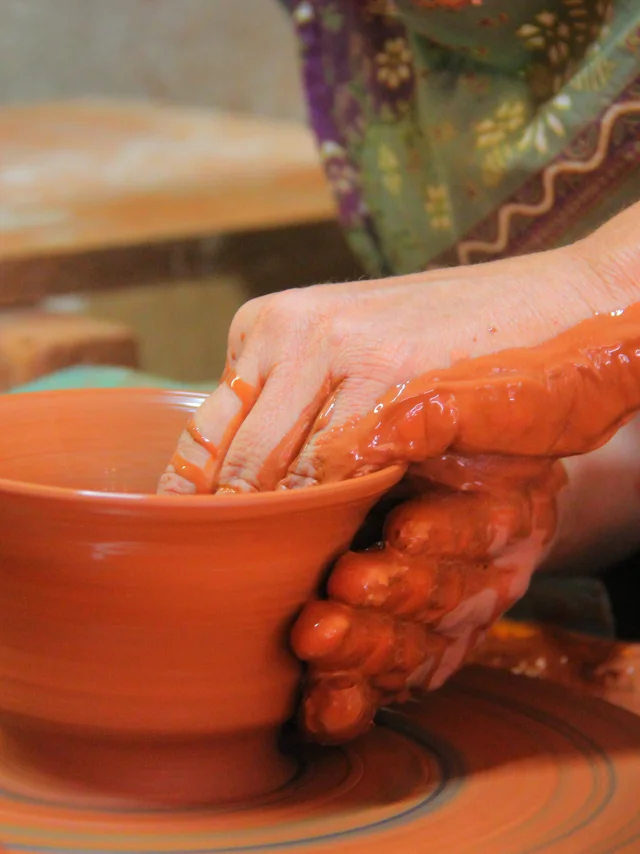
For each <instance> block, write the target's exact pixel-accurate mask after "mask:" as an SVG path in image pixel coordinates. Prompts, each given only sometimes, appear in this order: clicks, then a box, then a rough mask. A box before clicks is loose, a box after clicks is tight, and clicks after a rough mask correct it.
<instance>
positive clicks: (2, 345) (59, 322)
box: [0, 310, 138, 391]
mask: <svg viewBox="0 0 640 854" xmlns="http://www.w3.org/2000/svg"><path fill="white" fill-rule="evenodd" d="M137 363H138V360H137V343H136V339H135V335H134V333H133V332H132V331H131V330H130V329H128V328H127V327H126V326H124V325H123V324H119V323H109V322H106V321H102V320H94V319H92V318H89V317H81V316H78V315H64V314H47V313H46V312H42V311H37V310H26V311H13V312H3V313H2V314H0V391H6V390H8V389H11V388H14V387H15V386H18V385H22V384H24V383H29V382H31V381H33V380H36V379H38V378H40V377H44V376H46V375H48V374H50V373H52V372H54V371H59V370H61V369H63V368H67V367H70V366H72V365H82V364H89V365H96V366H97V365H120V366H122V367H127V368H135V367H137Z"/></svg>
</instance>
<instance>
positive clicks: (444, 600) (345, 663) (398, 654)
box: [292, 457, 565, 743]
mask: <svg viewBox="0 0 640 854" xmlns="http://www.w3.org/2000/svg"><path fill="white" fill-rule="evenodd" d="M423 475H425V476H426V477H427V478H428V479H427V480H422V481H421V484H420V485H419V487H418V492H419V494H418V495H416V497H414V498H413V499H411V500H409V501H407V502H406V503H404V504H402V505H400V506H399V507H398V508H397V509H395V510H394V511H392V513H391V514H390V515H389V517H388V518H387V521H386V525H385V530H384V541H383V543H382V544H381V545H380V546H378V547H374V548H371V549H368V550H366V551H361V552H349V553H348V554H346V555H344V556H343V557H342V558H341V559H340V560H339V561H338V563H337V565H336V567H335V568H334V570H333V572H332V574H331V577H330V580H329V585H328V599H327V600H324V601H315V602H311V603H309V604H308V605H307V606H306V607H305V609H304V610H303V612H302V614H301V616H300V617H299V619H298V620H297V622H296V624H295V626H294V629H293V633H292V643H293V648H294V651H295V653H296V654H297V655H298V657H299V658H300V659H302V660H303V661H304V662H305V664H306V665H307V676H306V682H305V693H304V699H303V703H302V707H301V723H302V726H303V728H304V729H305V730H306V732H307V733H308V734H309V735H310V736H311V737H312V738H313V739H315V740H318V741H321V742H324V743H335V742H341V741H345V740H349V739H351V738H354V737H355V736H357V735H359V734H361V733H362V732H364V731H365V730H366V729H368V728H369V726H371V724H372V723H373V719H374V715H375V713H376V711H377V710H378V708H379V707H381V706H383V705H388V704H390V703H396V702H404V701H406V700H408V699H409V698H410V697H411V695H412V694H413V693H416V692H423V691H428V690H431V689H434V688H437V687H439V686H440V685H441V684H442V683H443V682H444V681H445V680H446V679H447V678H448V677H449V676H450V675H451V674H452V673H453V672H454V671H455V670H457V669H458V668H459V667H460V665H461V664H462V663H463V661H464V659H465V657H466V656H467V654H468V653H469V652H470V651H472V650H473V649H474V647H475V646H476V644H477V643H478V642H479V640H481V638H482V637H483V635H484V633H485V632H486V631H487V629H488V628H489V627H490V626H491V625H492V624H493V623H494V622H495V620H497V619H498V618H499V617H500V616H501V615H502V614H503V613H504V612H505V611H506V610H507V609H508V608H509V607H510V606H511V605H513V604H514V603H515V602H516V601H517V600H518V599H519V598H520V597H521V596H522V595H523V593H524V592H525V591H526V589H527V586H528V584H529V579H530V577H531V573H532V572H533V571H534V569H535V568H536V566H537V565H538V564H539V562H540V560H541V557H542V555H543V553H544V551H545V549H546V548H548V546H549V542H550V539H551V536H552V534H553V532H554V530H555V527H556V495H557V492H558V489H559V488H560V487H561V486H562V485H563V484H564V481H565V478H564V471H563V468H562V466H561V464H560V463H551V462H549V461H542V462H540V461H524V460H523V461H520V460H514V461H511V462H505V461H495V460H494V461H490V460H487V459H479V460H477V461H476V462H475V463H474V464H469V462H468V461H466V462H465V461H462V460H459V459H456V458H451V457H443V458H441V459H439V460H434V461H432V462H431V463H429V464H428V465H427V466H424V467H423ZM461 475H463V477H462V479H461ZM471 475H473V490H472V491H467V490H464V491H461V490H460V486H465V485H466V486H467V487H468V486H469V478H470V476H471ZM420 493H421V494H420Z"/></svg>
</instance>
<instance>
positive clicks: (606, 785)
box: [0, 668, 640, 854]
mask: <svg viewBox="0 0 640 854" xmlns="http://www.w3.org/2000/svg"><path fill="white" fill-rule="evenodd" d="M0 761H1V766H0V840H1V841H2V843H3V844H4V845H5V847H6V849H7V851H9V852H33V854H35V852H38V854H41V853H43V852H48V853H49V854H53V852H55V854H62V852H65V854H68V852H83V854H102V852H104V854H112V852H120V854H122V852H137V854H139V852H146V854H151V852H153V854H161V852H172V854H195V852H199V854H214V852H215V854H223V852H224V854H233V852H243V853H244V852H246V854H251V852H280V851H282V852H284V851H287V852H298V851H300V850H302V849H305V850H310V851H315V852H321V854H325V852H327V854H328V852H331V854H340V852H356V851H357V852H359V851H366V852H376V851H380V852H383V851H384V852H398V854H412V852H416V854H418V852H420V854H424V852H425V851H427V850H428V851H433V852H446V854H483V852H487V854H534V852H538V851H544V852H553V854H578V853H579V854H614V852H629V854H631V852H636V854H637V852H638V851H640V811H639V810H638V780H639V779H640V717H636V716H634V715H632V714H631V713H629V712H627V711H624V710H622V709H619V708H616V707H614V706H612V705H609V704H607V703H604V702H601V701H598V700H593V699H585V698H584V697H579V696H578V695H574V694H572V693H570V692H569V691H568V690H566V689H563V688H560V687H557V686H554V685H550V684H543V683H541V682H538V681H531V680H527V679H525V678H522V677H514V676H510V675H508V674H505V673H502V672H497V671H490V670H485V669H483V668H473V669H469V670H467V671H466V672H465V673H464V674H462V675H461V676H458V677H457V678H456V679H455V680H453V681H452V683H451V684H450V685H448V686H447V687H446V688H444V689H443V690H442V691H440V692H438V693H437V694H436V695H434V696H432V697H429V698H427V699H426V700H424V701H423V702H421V703H416V704H411V705H409V706H407V707H405V708H404V709H402V710H401V711H398V712H388V713H385V714H384V715H383V716H382V718H381V725H380V726H379V727H378V728H377V729H376V730H374V731H373V732H371V733H370V734H369V735H368V736H367V737H365V738H363V739H361V740H360V741H359V742H357V743H356V744H354V745H351V746H350V747H348V748H345V749H344V750H331V751H320V752H318V753H316V754H315V755H313V754H311V755H310V756H309V757H308V760H307V765H306V767H305V768H304V769H303V770H302V771H301V773H300V775H299V777H298V778H297V779H296V780H295V781H294V782H293V783H292V784H290V785H289V786H288V787H287V788H286V789H285V790H283V791H281V792H279V793H277V794H275V795H272V796H271V797H269V798H265V799H263V800H262V801H260V802H254V803H252V804H251V805H250V806H245V807H243V808H236V809H230V808H226V809H224V810H221V809H218V810H213V809H212V810H210V811H206V810H201V809H198V810H194V811H183V812H162V811H154V812H150V811H142V810H135V809H132V810H124V809H122V808H121V807H120V808H116V807H114V806H113V805H111V806H110V805H108V804H104V803H103V804H98V803H92V802H91V801H90V800H89V799H87V798H86V797H84V798H83V797H82V796H80V795H79V794H78V793H73V792H70V791H66V792H63V791H61V790H59V789H55V788H54V787H53V786H52V785H51V783H49V782H47V781H46V780H42V779H36V778H35V777H33V776H31V777H28V776H27V775H26V772H24V771H23V770H21V769H20V768H16V767H14V766H13V764H12V762H11V757H10V753H9V751H8V750H7V749H6V747H5V748H4V754H3V755H2V756H0Z"/></svg>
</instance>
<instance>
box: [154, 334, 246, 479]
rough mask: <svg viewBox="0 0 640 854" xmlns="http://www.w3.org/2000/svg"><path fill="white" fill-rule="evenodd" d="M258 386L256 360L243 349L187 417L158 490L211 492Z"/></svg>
mask: <svg viewBox="0 0 640 854" xmlns="http://www.w3.org/2000/svg"><path fill="white" fill-rule="evenodd" d="M259 390H260V374H259V368H258V361H257V359H256V358H254V357H252V355H251V354H250V353H249V352H248V351H245V353H243V355H242V356H241V358H240V359H239V360H238V364H237V369H236V370H230V369H229V370H227V371H226V373H225V376H224V377H223V381H222V382H221V384H220V385H219V386H218V388H217V389H216V390H215V391H214V392H213V394H211V395H209V397H208V398H207V399H206V400H205V401H204V402H203V404H202V405H201V406H200V407H199V409H198V410H196V412H195V413H194V414H193V416H192V418H191V419H190V420H189V423H188V424H187V427H186V429H185V430H184V432H183V433H182V435H181V436H180V439H179V440H178V447H177V450H176V451H175V453H174V455H173V458H172V459H171V462H170V463H169V465H168V466H167V469H166V471H165V473H164V474H163V475H162V477H161V478H160V484H159V488H158V491H159V492H160V493H171V492H174V493H185V494H188V493H210V492H212V491H213V490H214V487H215V485H216V484H217V481H218V473H219V471H220V468H221V465H222V462H223V460H224V456H225V454H226V452H227V449H228V448H229V446H230V445H231V442H232V440H233V437H234V435H235V434H236V432H237V430H238V428H239V427H240V425H241V424H242V422H243V421H244V419H245V418H246V416H247V414H248V413H249V412H250V411H251V409H252V407H253V405H254V402H255V400H256V399H257V397H258V394H259Z"/></svg>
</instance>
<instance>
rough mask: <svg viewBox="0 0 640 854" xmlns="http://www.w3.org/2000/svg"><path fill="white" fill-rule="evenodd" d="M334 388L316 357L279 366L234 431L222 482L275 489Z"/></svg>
mask: <svg viewBox="0 0 640 854" xmlns="http://www.w3.org/2000/svg"><path fill="white" fill-rule="evenodd" d="M330 392H331V383H330V378H329V375H328V372H327V370H326V368H325V366H324V363H323V362H320V361H318V360H317V359H307V360H306V361H305V362H304V363H303V364H301V365H298V364H296V363H294V362H293V361H291V362H285V363H282V364H280V365H278V366H276V367H275V368H274V369H273V370H272V371H271V373H270V374H269V376H268V377H267V379H266V382H265V384H264V386H263V388H262V391H261V393H260V397H259V398H258V400H257V402H256V404H255V405H254V407H253V409H252V410H251V412H250V413H249V415H248V417H247V418H246V419H245V420H244V422H243V423H242V425H241V426H240V427H239V429H238V431H237V433H236V434H235V436H234V437H233V441H232V442H231V445H230V447H229V449H228V451H227V453H226V456H225V459H224V462H223V464H222V468H221V470H220V474H219V488H220V489H223V490H233V491H236V492H249V491H257V492H264V491H267V490H270V489H275V488H276V486H277V484H278V482H279V481H280V479H281V478H282V477H283V475H284V474H285V473H286V471H287V469H288V468H289V466H290V464H291V462H292V461H293V460H294V459H295V458H296V456H297V455H298V453H299V451H300V448H301V447H302V445H303V444H304V442H305V440H306V438H307V436H308V434H309V430H310V429H311V427H312V425H313V423H314V421H315V420H316V417H317V415H318V412H319V411H320V409H321V408H322V406H323V405H324V404H325V402H326V399H327V397H328V396H329V394H330Z"/></svg>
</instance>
